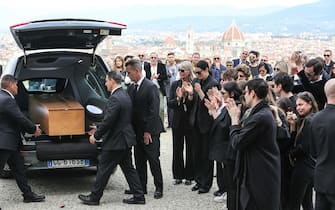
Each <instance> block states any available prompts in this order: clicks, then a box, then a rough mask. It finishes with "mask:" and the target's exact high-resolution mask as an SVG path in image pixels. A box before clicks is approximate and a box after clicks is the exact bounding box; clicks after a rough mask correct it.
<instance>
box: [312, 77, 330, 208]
mask: <svg viewBox="0 0 335 210" xmlns="http://www.w3.org/2000/svg"><path fill="white" fill-rule="evenodd" d="M325 94H326V97H327V104H326V107H325V108H324V109H323V110H322V111H320V112H318V113H316V114H315V115H314V117H313V119H312V123H311V131H312V132H311V133H312V135H311V136H312V145H313V146H312V149H313V150H314V154H315V157H316V166H315V171H314V187H315V190H316V202H315V210H331V209H335V188H334V186H335V174H334V166H335V153H334V151H335V141H334V136H335V130H334V123H335V79H330V80H328V82H327V83H326V85H325Z"/></svg>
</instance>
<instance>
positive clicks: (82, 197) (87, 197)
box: [78, 194, 100, 205]
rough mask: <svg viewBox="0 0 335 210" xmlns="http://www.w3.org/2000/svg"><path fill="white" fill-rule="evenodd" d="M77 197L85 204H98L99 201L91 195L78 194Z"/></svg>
mask: <svg viewBox="0 0 335 210" xmlns="http://www.w3.org/2000/svg"><path fill="white" fill-rule="evenodd" d="M78 198H79V199H80V200H81V201H82V202H83V203H84V204H87V205H99V203H100V201H99V200H98V199H94V198H93V197H92V195H91V194H90V195H81V194H80V195H78Z"/></svg>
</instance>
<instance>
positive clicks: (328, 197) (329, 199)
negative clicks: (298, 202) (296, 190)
mask: <svg viewBox="0 0 335 210" xmlns="http://www.w3.org/2000/svg"><path fill="white" fill-rule="evenodd" d="M315 210H335V195H334V194H324V193H320V192H316V202H315Z"/></svg>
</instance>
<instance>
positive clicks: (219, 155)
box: [209, 108, 236, 162]
mask: <svg viewBox="0 0 335 210" xmlns="http://www.w3.org/2000/svg"><path fill="white" fill-rule="evenodd" d="M230 125H231V119H230V116H229V114H228V111H227V109H226V108H223V109H222V111H221V113H220V114H219V116H217V118H216V119H215V120H214V122H213V125H212V128H211V130H210V132H209V159H210V160H216V161H218V162H223V160H235V155H236V153H235V151H234V149H233V148H232V146H231V144H230V135H229V131H230Z"/></svg>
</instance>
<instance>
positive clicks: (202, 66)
mask: <svg viewBox="0 0 335 210" xmlns="http://www.w3.org/2000/svg"><path fill="white" fill-rule="evenodd" d="M196 67H198V68H200V69H202V70H206V68H207V69H209V66H208V63H207V62H206V61H205V60H200V61H199V62H198V63H197V65H196Z"/></svg>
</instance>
